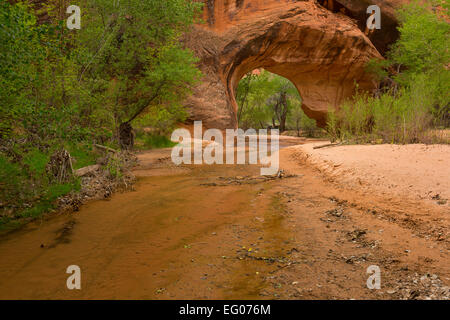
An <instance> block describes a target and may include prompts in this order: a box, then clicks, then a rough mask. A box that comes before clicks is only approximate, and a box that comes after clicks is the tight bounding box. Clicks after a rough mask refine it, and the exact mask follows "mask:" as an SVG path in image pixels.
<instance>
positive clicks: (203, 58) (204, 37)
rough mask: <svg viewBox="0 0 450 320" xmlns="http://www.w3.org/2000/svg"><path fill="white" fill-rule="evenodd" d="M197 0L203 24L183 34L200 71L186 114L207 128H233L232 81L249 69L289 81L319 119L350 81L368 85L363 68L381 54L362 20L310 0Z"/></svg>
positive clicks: (349, 90) (349, 88) (347, 93)
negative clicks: (202, 4)
mask: <svg viewBox="0 0 450 320" xmlns="http://www.w3.org/2000/svg"><path fill="white" fill-rule="evenodd" d="M204 1H205V2H206V7H205V21H206V24H205V25H200V26H196V27H195V30H194V31H193V32H191V33H190V34H189V35H187V36H186V40H185V41H186V45H187V46H188V47H190V48H191V49H193V50H194V52H195V53H196V54H197V56H198V57H199V58H200V64H199V66H200V68H201V70H202V71H203V73H204V75H205V76H204V78H203V81H202V83H201V84H199V85H198V86H197V87H196V88H195V89H194V94H193V96H192V97H190V98H189V99H188V101H187V103H186V104H187V106H188V107H189V110H190V114H191V116H190V119H191V120H203V123H204V125H205V126H206V127H214V128H222V129H224V128H234V127H236V126H237V123H236V111H237V104H236V100H235V95H234V93H235V89H236V86H237V85H238V83H239V80H240V79H241V78H242V77H243V76H244V75H245V74H246V73H247V72H248V71H251V70H253V69H256V68H265V69H267V70H268V71H270V72H273V73H276V74H278V75H281V76H283V77H285V78H287V79H289V80H290V81H292V82H293V83H294V84H295V85H296V87H297V89H298V90H299V92H300V95H301V96H302V99H303V108H304V110H305V112H306V113H307V115H309V116H310V117H312V118H314V119H316V120H317V121H318V123H319V125H324V122H325V116H326V112H327V110H328V108H334V107H336V106H337V105H338V104H339V103H340V102H341V101H342V100H343V99H345V98H348V97H351V96H352V94H353V93H354V91H355V84H356V83H357V84H358V85H359V87H360V88H361V89H371V88H373V87H374V86H375V83H374V82H373V81H372V79H371V78H370V76H369V75H368V74H366V73H365V72H364V67H365V64H366V62H367V61H369V60H370V59H371V58H380V57H381V55H380V53H379V52H378V50H377V48H375V46H374V45H373V44H372V41H371V40H370V39H369V38H368V37H367V36H366V35H365V34H364V32H363V30H361V23H360V22H358V21H357V20H354V19H351V18H350V17H349V16H347V15H346V14H344V13H342V12H332V11H330V10H327V9H326V8H324V7H323V6H321V5H320V4H319V3H318V2H317V1H313V0H310V1H294V0H237V1H236V0H204ZM340 2H342V3H346V4H347V5H349V6H350V9H352V10H353V13H352V14H353V15H354V14H358V13H361V12H360V11H358V10H362V9H365V8H364V7H363V6H361V5H357V6H355V5H354V3H355V2H356V1H340ZM363 2H367V1H363ZM375 2H382V1H375ZM385 2H395V1H393V0H391V1H385ZM397 2H399V1H397ZM351 5H353V7H352V6H351ZM360 7H361V8H362V9H361V8H360ZM355 8H356V9H355ZM389 8H390V9H392V7H389ZM355 10H356V11H355ZM341 11H342V10H341ZM391 11H392V10H391ZM391 11H389V12H391Z"/></svg>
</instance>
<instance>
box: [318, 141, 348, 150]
mask: <svg viewBox="0 0 450 320" xmlns="http://www.w3.org/2000/svg"><path fill="white" fill-rule="evenodd" d="M340 145H342V142H340V143H328V144H323V145H321V146H315V147H313V149H322V148H327V147H337V146H340Z"/></svg>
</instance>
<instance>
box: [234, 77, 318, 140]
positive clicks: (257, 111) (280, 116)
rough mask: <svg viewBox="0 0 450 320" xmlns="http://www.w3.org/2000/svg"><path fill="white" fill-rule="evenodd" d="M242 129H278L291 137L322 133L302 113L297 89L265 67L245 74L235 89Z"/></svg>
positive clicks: (239, 123) (311, 120)
mask: <svg viewBox="0 0 450 320" xmlns="http://www.w3.org/2000/svg"><path fill="white" fill-rule="evenodd" d="M235 99H236V103H237V107H238V109H237V122H238V126H239V128H242V129H244V130H247V129H250V128H252V129H272V128H274V129H279V130H280V132H281V133H283V134H285V135H292V136H297V137H300V136H305V137H318V136H319V135H320V134H322V133H323V130H321V129H320V128H318V127H317V126H316V121H315V120H314V119H312V118H310V117H308V116H307V115H306V114H305V112H304V111H303V104H302V98H301V95H300V92H299V91H298V88H297V87H296V86H295V85H294V83H293V82H292V81H290V80H289V79H287V78H285V77H283V76H281V75H278V74H275V73H271V72H270V71H267V70H265V69H263V68H258V69H254V70H252V71H250V72H248V73H246V74H245V75H244V76H243V78H242V79H241V80H240V81H239V84H238V85H237V87H236V89H235Z"/></svg>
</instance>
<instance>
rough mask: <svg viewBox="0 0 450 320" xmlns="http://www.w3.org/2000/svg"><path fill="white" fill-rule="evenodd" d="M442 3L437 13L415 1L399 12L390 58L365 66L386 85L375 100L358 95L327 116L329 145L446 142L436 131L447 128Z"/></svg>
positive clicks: (448, 82) (447, 58) (449, 94)
mask: <svg viewBox="0 0 450 320" xmlns="http://www.w3.org/2000/svg"><path fill="white" fill-rule="evenodd" d="M441 3H442V2H441ZM428 4H430V3H428ZM446 4H447V6H446V8H444V9H442V7H440V8H441V11H439V12H440V13H439V14H438V13H436V12H433V10H431V8H432V7H431V6H427V5H425V6H424V5H423V4H421V3H419V2H417V1H414V2H412V3H411V4H409V5H406V6H404V7H403V8H402V9H401V10H400V11H399V12H398V16H399V19H400V27H399V32H400V38H399V40H398V41H397V42H396V43H395V44H394V45H393V46H392V48H391V50H390V51H389V53H388V59H386V60H383V61H371V62H370V63H369V65H368V71H369V72H372V73H373V74H375V75H376V76H377V77H378V80H380V81H383V82H384V83H388V84H389V85H388V86H386V87H385V88H383V90H381V91H379V92H378V94H377V95H376V97H372V96H369V95H367V94H365V93H357V94H356V95H355V97H354V98H353V99H352V100H350V101H346V102H344V103H343V104H342V105H341V106H340V107H339V110H338V111H337V112H331V113H330V114H329V116H328V132H329V134H330V136H331V138H332V139H333V140H336V139H340V140H347V141H353V142H371V141H372V142H373V141H377V142H379V141H384V142H389V143H417V142H426V143H435V142H444V143H448V140H447V139H446V138H445V135H442V136H440V135H439V134H436V130H434V129H436V128H442V127H448V126H449V125H450V123H449V120H450V106H449V105H450V73H449V72H450V71H449V70H448V65H449V63H450V51H449V48H448V44H449V31H450V25H449V24H448V23H447V21H446V20H445V16H447V14H448V0H446ZM435 9H436V7H435ZM434 11H436V10H434Z"/></svg>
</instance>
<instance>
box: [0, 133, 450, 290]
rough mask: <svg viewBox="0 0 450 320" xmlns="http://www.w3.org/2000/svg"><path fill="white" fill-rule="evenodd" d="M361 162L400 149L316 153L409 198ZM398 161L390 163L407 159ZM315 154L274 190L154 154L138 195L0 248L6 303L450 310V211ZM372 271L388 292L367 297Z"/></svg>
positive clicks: (286, 158) (5, 241)
mask: <svg viewBox="0 0 450 320" xmlns="http://www.w3.org/2000/svg"><path fill="white" fill-rule="evenodd" d="M297 143H298V141H297ZM322 143H323V142H322ZM308 147H309V146H306V147H305V148H308ZM352 148H354V150H358V151H357V152H353V151H352ZM359 148H363V149H366V150H365V153H370V152H372V151H371V149H378V153H381V152H380V149H379V148H387V149H388V150H389V149H390V148H394V149H395V148H397V147H391V146H374V147H342V148H330V149H323V150H320V151H316V150H314V151H313V153H314V154H324V155H325V154H328V155H329V156H330V157H332V156H333V154H336V157H337V156H338V155H341V154H342V153H344V152H347V153H346V157H344V156H343V155H342V156H341V157H342V159H344V158H346V159H352V161H355V160H354V159H355V158H356V157H359V159H361V160H360V161H359V162H358V161H355V162H356V163H357V164H365V163H367V165H365V167H364V170H366V171H364V172H366V175H368V174H369V173H370V174H371V175H378V174H380V175H385V176H386V179H387V180H390V179H391V178H392V180H391V181H390V182H389V183H387V184H396V185H399V186H401V185H403V184H402V183H401V181H402V180H398V179H400V178H397V177H394V176H392V177H391V176H389V175H388V174H387V173H386V172H385V171H383V172H382V173H380V172H378V171H376V170H380V169H381V168H383V166H382V165H381V164H379V163H378V164H377V165H376V167H375V164H376V162H370V161H374V160H375V159H374V157H369V156H367V159H368V160H363V159H364V156H362V155H361V152H360V151H359V150H361V149H359ZM405 148H406V149H409V148H419V149H420V148H421V147H420V146H418V147H416V146H407V147H405ZM423 148H424V147H423ZM429 148H430V149H433V148H434V147H429ZM436 148H438V147H436ZM347 149H349V150H350V151H344V150H347ZM398 149H399V150H400V151H399V152H397V151H391V152H392V153H391V155H390V157H391V158H390V159H392V160H393V159H396V157H398V158H399V157H405V156H404V155H403V153H402V151H401V150H402V148H398ZM447 150H448V149H447ZM384 153H387V152H384ZM305 154H306V153H305V151H303V149H301V148H299V147H298V146H293V147H292V146H291V147H287V148H284V149H282V150H281V151H280V161H281V167H282V169H283V170H284V178H276V179H264V178H262V177H261V176H260V175H259V167H257V166H248V165H233V166H223V165H222V166H206V165H200V166H181V167H175V166H174V165H173V164H172V163H171V161H170V149H168V150H156V151H148V152H143V153H142V154H140V155H139V159H140V164H139V166H138V167H137V168H136V169H135V173H136V175H138V176H139V181H138V183H137V184H136V186H135V191H134V192H126V193H117V194H114V195H113V196H112V198H111V199H109V200H107V201H106V200H105V201H95V202H91V203H88V204H87V205H85V206H83V207H82V208H81V210H80V211H79V212H77V213H74V214H61V215H57V216H52V217H49V218H46V219H44V220H42V221H37V222H36V223H32V224H29V225H27V226H26V227H25V228H23V229H22V230H20V231H18V232H15V233H12V234H9V235H6V236H4V237H2V238H1V239H0V257H1V258H0V299H24V298H28V299H449V297H450V292H449V287H448V285H449V283H450V269H449V268H450V267H449V265H450V264H449V262H450V260H449V245H450V241H449V232H448V231H449V219H450V215H449V210H448V206H446V205H437V204H436V203H435V202H433V201H429V200H426V201H425V200H422V199H416V198H415V197H405V196H402V195H401V194H400V193H399V194H383V193H382V192H370V191H369V189H368V188H369V187H370V185H364V184H362V185H359V184H351V181H352V180H351V179H354V178H348V179H349V180H348V181H347V178H346V179H345V183H340V179H339V178H338V176H337V175H334V176H332V175H330V174H329V172H328V171H327V170H323V169H322V168H321V167H320V166H317V165H315V164H314V163H312V162H310V159H311V158H314V157H315V156H310V157H306V156H305ZM373 154H374V155H375V154H377V152H373ZM394 154H396V155H394ZM420 154H421V156H420V157H421V158H420V159H422V161H421V162H426V161H428V160H427V156H426V154H425V153H420ZM433 154H434V153H433ZM436 154H438V153H436ZM350 155H351V156H350ZM354 157H355V158H354ZM441 158H442V160H444V161H443V164H445V161H446V160H447V161H448V156H447V157H445V154H442V157H441ZM339 159H341V158H339ZM383 159H384V160H386V157H384V158H383ZM406 159H408V160H409V161H408V165H409V164H410V163H412V164H414V159H415V158H414V157H410V158H408V157H407V158H406ZM432 159H434V158H432ZM369 160H370V161H369ZM336 161H337V160H336ZM433 161H434V160H433ZM370 163H371V164H373V165H374V166H373V167H370V166H369V164H370ZM396 163H397V164H398V163H400V162H399V161H397V162H396ZM433 163H434V162H433ZM436 163H440V162H439V161H438V160H436ZM347 165H348V166H351V165H353V164H352V163H350V162H349V163H346V162H345V163H344V162H343V164H342V165H341V166H347ZM420 165H421V166H422V165H423V163H421V164H420ZM432 167H433V168H435V166H434V165H433V166H432ZM318 168H321V169H318ZM358 168H359V167H358V166H356V167H355V170H357V169H358ZM370 168H372V169H370ZM402 168H403V167H402ZM419 168H422V167H419ZM388 169H389V167H388V166H385V169H383V170H388ZM370 170H372V171H370ZM390 170H392V169H390ZM402 170H404V169H402ZM444 170H445V168H444ZM447 170H448V169H447ZM331 171H332V172H333V170H331ZM394 171H395V170H394ZM416 171H420V170H419V169H416ZM357 172H359V171H357ZM402 172H403V171H402ZM430 172H432V170H431V169H430ZM444 172H445V171H442V175H441V178H440V185H441V186H445V183H448V180H447V179H448V175H445V174H444ZM447 172H448V171H447ZM412 174H416V172H415V171H414V170H412ZM345 176H346V175H345V172H343V173H341V176H340V177H345ZM429 176H430V174H426V175H425V174H422V175H421V177H422V180H426V179H428V177H429ZM349 177H352V176H351V175H349ZM361 178H363V176H362V177H361ZM408 179H413V178H411V177H409V178H408ZM433 179H434V178H433ZM343 181H344V180H343ZM411 181H412V180H411ZM420 183H424V182H423V181H420ZM410 184H413V182H409V180H408V182H407V183H406V185H408V186H409V185H410ZM417 185H419V184H417ZM421 185H422V184H421ZM424 185H426V183H424ZM432 185H433V186H435V182H434V181H433V183H432ZM400 189H402V188H401V187H400ZM418 190H419V191H421V190H420V189H418ZM428 191H433V192H435V193H437V192H442V196H444V195H445V193H444V191H445V190H443V191H441V189H435V188H433V190H426V192H428ZM447 191H448V190H447ZM69 265H78V266H80V268H81V273H82V289H81V290H73V291H71V290H68V289H67V288H66V279H67V277H68V276H69V275H68V274H66V273H65V271H66V268H67V267H68V266H69ZM371 265H377V266H379V267H380V269H381V289H380V290H369V289H368V288H367V286H366V280H367V278H368V277H369V275H368V274H366V270H367V268H368V267H369V266H371Z"/></svg>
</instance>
